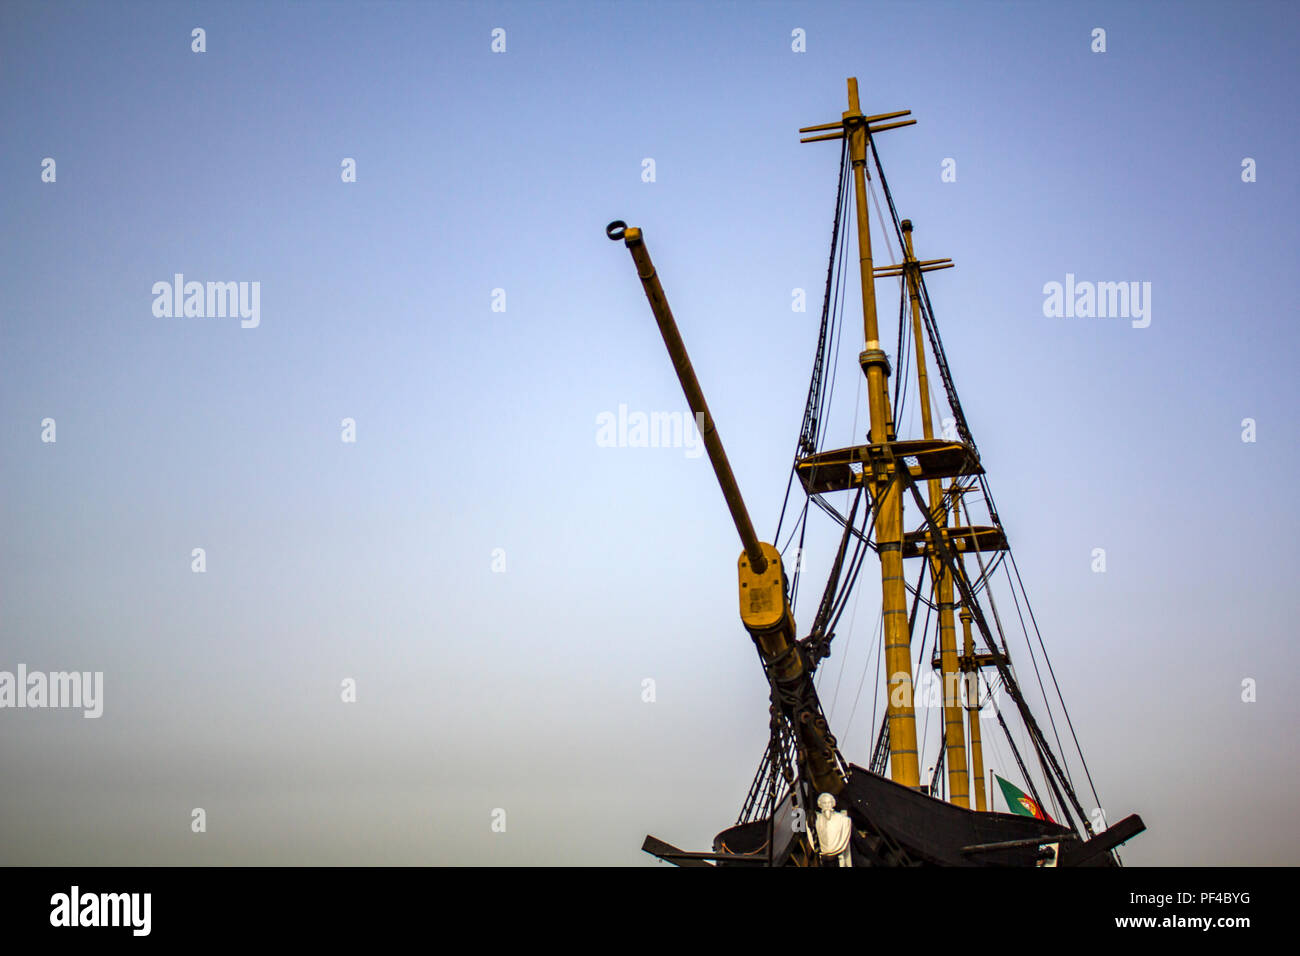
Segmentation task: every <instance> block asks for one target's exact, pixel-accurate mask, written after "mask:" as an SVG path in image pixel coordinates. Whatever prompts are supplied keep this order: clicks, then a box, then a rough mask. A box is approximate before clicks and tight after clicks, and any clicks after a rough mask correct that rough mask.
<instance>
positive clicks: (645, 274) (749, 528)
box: [605, 221, 845, 794]
mask: <svg viewBox="0 0 1300 956" xmlns="http://www.w3.org/2000/svg"><path fill="white" fill-rule="evenodd" d="M605 234H606V235H607V236H609V238H610V239H613V240H619V239H622V240H623V242H624V244H626V246H627V248H628V251H629V252H631V253H632V260H633V261H634V262H635V263H636V269H637V275H638V276H639V277H640V279H641V285H642V287H643V288H644V289H645V294H646V298H647V299H648V300H649V301H650V310H651V311H652V312H653V313H654V316H655V321H656V322H658V324H659V332H660V334H662V336H663V340H664V345H665V346H666V347H667V348H668V355H669V357H670V358H671V359H672V362H673V368H674V369H675V370H676V371H677V379H678V381H680V382H681V385H682V391H683V392H684V393H685V394H686V402H687V404H688V405H689V406H690V409H691V413H692V414H693V415H695V416H696V419H697V420H698V421H700V422H702V423H703V424H702V427H701V429H700V431H701V433H702V435H703V438H704V448H705V450H706V451H707V452H708V454H709V462H710V463H711V464H712V465H713V472H714V474H715V475H717V478H718V485H719V486H720V487H721V488H722V497H723V498H724V499H726V502H727V508H728V509H729V510H730V511H731V519H732V521H733V523H734V524H735V525H736V532H737V533H738V534H739V535H740V541H741V545H742V547H743V548H744V550H743V551H742V552H741V554H740V558H739V559H738V562H737V564H738V567H737V574H738V578H739V581H738V588H737V591H738V594H739V600H740V620H741V623H742V624H744V626H745V630H747V631H748V632H749V634H750V636H751V637H752V638H753V640H754V643H755V644H756V645H757V646H758V650H759V653H760V655H761V656H762V658H763V664H764V667H765V668H766V669H767V672H768V673H769V674H770V675H771V677H772V679H773V680H774V681H775V682H776V684H777V686H778V688H780V689H781V690H782V691H783V694H782V698H783V700H785V701H789V702H790V703H788V704H787V705H786V707H787V716H788V717H789V718H790V722H791V724H792V725H793V726H794V728H795V732H796V733H797V734H798V735H799V742H800V749H801V752H802V754H803V757H804V759H805V760H806V761H807V770H808V776H809V779H810V780H811V782H812V785H813V787H814V788H816V790H817V791H818V792H819V793H831V794H838V793H840V791H842V790H843V789H844V783H845V780H844V772H843V770H842V769H841V767H840V763H839V760H838V757H837V754H836V752H835V738H834V737H833V736H832V735H831V732H830V728H829V727H828V726H827V724H826V719H825V717H823V716H822V714H821V710H820V708H819V707H818V706H817V705H816V700H817V698H816V693H815V692H814V691H813V689H812V686H811V684H812V682H811V679H810V677H811V675H810V672H809V670H808V667H807V665H806V663H805V661H804V657H803V654H802V653H801V652H800V650H799V648H798V646H797V645H796V639H797V634H796V631H795V623H794V614H793V613H792V612H791V610H790V601H789V598H788V597H787V594H786V586H785V585H786V581H785V572H784V570H783V569H782V566H781V554H780V552H779V551H777V549H776V548H774V547H773V546H772V545H770V544H768V543H766V542H763V541H759V540H758V536H757V535H756V534H755V533H754V525H753V522H751V521H750V520H749V511H748V509H747V508H746V507H745V501H744V499H743V498H742V497H741V495H740V486H739V485H738V484H737V483H736V476H735V475H734V474H733V473H732V471H731V464H730V463H729V462H728V461H727V453H726V451H725V450H724V449H723V447H722V439H721V438H719V437H718V430H717V427H716V426H715V425H714V423H713V415H712V414H711V413H710V411H709V406H708V403H707V402H706V401H705V400H704V391H703V390H702V389H701V388H700V383H699V380H698V379H697V378H696V377H695V369H694V367H693V366H692V365H691V359H690V356H689V355H688V354H687V352H686V345H685V343H684V342H683V341H682V336H681V332H679V331H678V329H677V321H676V320H675V319H674V318H673V313H672V309H670V308H669V307H668V299H667V297H666V296H665V295H664V290H663V286H662V285H661V284H660V282H659V275H658V273H657V272H656V271H655V267H654V263H653V262H651V260H650V253H649V252H648V251H647V250H646V247H645V239H644V238H643V236H642V235H641V230H640V229H638V228H635V227H632V226H628V225H627V224H626V223H623V222H617V221H616V222H612V223H610V224H609V226H608V227H606V230H605ZM805 704H806V705H807V706H803V705H805Z"/></svg>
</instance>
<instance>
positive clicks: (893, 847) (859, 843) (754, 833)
mask: <svg viewBox="0 0 1300 956" xmlns="http://www.w3.org/2000/svg"><path fill="white" fill-rule="evenodd" d="M840 804H841V806H842V807H844V808H845V809H847V810H848V811H849V815H850V817H851V818H852V820H853V830H854V836H853V844H852V856H853V865H854V866H1035V865H1038V862H1039V860H1040V858H1041V852H1040V846H1041V845H1042V844H1051V843H1059V844H1061V851H1062V852H1061V857H1060V862H1061V863H1062V864H1063V865H1069V862H1070V859H1069V858H1070V852H1069V851H1070V849H1071V848H1072V847H1078V846H1079V841H1078V839H1077V837H1076V836H1075V834H1074V832H1073V831H1071V830H1070V829H1068V828H1067V827H1064V826H1061V825H1059V824H1056V823H1051V822H1050V821H1047V820H1039V819H1036V818H1034V817H1026V816H1021V815H1019V814H1014V813H988V812H985V813H980V812H978V811H975V810H967V809H965V808H963V807H958V806H954V805H953V804H951V803H945V802H944V801H942V800H937V799H935V798H934V797H931V796H929V795H928V794H925V793H922V792H920V791H918V790H913V789H911V788H909V787H904V786H900V785H899V784H896V783H894V782H893V781H892V780H889V779H887V778H885V777H881V776H879V775H877V774H874V773H871V772H869V771H867V770H864V769H862V768H861V767H856V766H854V767H851V768H850V772H849V781H848V787H847V788H846V789H845V791H844V793H843V794H842V795H841V798H840ZM767 834H768V824H767V821H766V820H761V821H755V822H754V823H748V824H742V825H740V826H735V827H731V828H729V829H727V830H724V831H722V832H721V833H719V834H718V836H717V838H716V839H715V840H714V850H715V852H719V853H737V854H746V855H750V858H751V859H755V858H757V857H766V855H767ZM777 842H778V853H777V857H778V858H777V859H776V860H775V861H774V862H776V863H777V864H778V865H779V864H780V863H782V862H784V860H783V859H781V856H782V847H781V846H780V844H781V841H780V840H778V841H777ZM1004 843H1021V845H1019V846H1009V847H991V846H990V844H1004ZM1111 862H1112V858H1111V856H1110V854H1109V853H1102V854H1099V855H1094V856H1093V857H1091V858H1090V859H1089V860H1088V863H1087V864H1085V865H1093V866H1097V865H1101V866H1105V865H1109V864H1110V863H1111Z"/></svg>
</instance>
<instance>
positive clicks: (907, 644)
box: [843, 77, 921, 787]
mask: <svg viewBox="0 0 1300 956" xmlns="http://www.w3.org/2000/svg"><path fill="white" fill-rule="evenodd" d="M848 87H849V108H848V109H847V110H846V111H845V112H844V113H843V127H844V132H845V134H846V135H847V136H848V138H849V159H850V160H851V161H852V163H853V194H854V197H855V199H856V202H855V203H854V206H855V211H856V213H857V221H858V268H859V271H860V272H861V274H862V324H863V331H864V334H865V338H866V348H865V349H863V351H862V354H861V355H859V356H858V364H859V365H861V366H862V371H863V373H864V374H865V375H866V377H867V402H868V407H869V408H870V412H871V443H872V444H873V445H882V444H886V443H888V442H891V441H893V440H894V422H893V413H892V410H891V409H890V404H889V383H888V377H889V358H888V357H887V356H886V355H885V352H884V350H883V349H881V347H880V329H879V326H878V323H877V320H876V284H875V276H874V275H873V272H872V258H871V223H870V221H869V218H868V215H867V137H868V131H869V123H870V121H869V120H868V119H867V117H865V116H863V115H862V109H861V107H860V106H859V104H858V80H857V77H850V78H849V82H848ZM881 118H884V117H881ZM872 119H876V117H872ZM902 491H903V489H902V486H901V483H900V482H899V478H898V473H897V471H896V468H895V466H893V465H892V464H890V465H889V466H887V467H885V468H882V469H879V473H878V474H877V475H875V476H873V481H872V483H871V496H872V498H873V500H874V503H875V507H876V547H877V550H878V551H879V553H880V591H881V601H882V607H881V613H882V616H883V621H884V640H885V681H886V685H885V687H886V695H887V701H888V704H887V714H888V718H889V775H890V777H891V778H892V779H893V780H894V782H895V783H900V784H902V785H903V786H905V787H919V786H920V783H921V772H920V761H919V758H918V755H917V747H916V714H915V712H914V710H913V708H912V700H913V691H912V641H911V636H912V635H911V629H910V628H909V627H908V623H907V589H906V587H905V582H904V580H903V494H902Z"/></svg>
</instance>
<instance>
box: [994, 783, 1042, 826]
mask: <svg viewBox="0 0 1300 956" xmlns="http://www.w3.org/2000/svg"><path fill="white" fill-rule="evenodd" d="M993 779H994V780H996V781H997V782H998V786H999V787H1001V788H1002V798H1003V799H1004V800H1006V801H1007V806H1008V807H1010V808H1011V812H1012V813H1018V814H1020V815H1021V816H1022V817H1037V818H1038V819H1039V820H1046V821H1047V822H1048V823H1055V822H1056V821H1055V820H1053V819H1052V818H1051V817H1049V816H1048V815H1047V814H1046V813H1045V812H1044V811H1043V808H1042V807H1040V806H1039V805H1038V801H1037V800H1035V799H1034V798H1033V797H1031V796H1030V795H1029V794H1027V793H1025V792H1024V791H1023V790H1021V789H1020V788H1019V787H1017V786H1016V785H1015V784H1013V783H1010V782H1008V781H1006V780H1003V779H1002V778H1001V777H999V776H998V775H997V774H994V775H993Z"/></svg>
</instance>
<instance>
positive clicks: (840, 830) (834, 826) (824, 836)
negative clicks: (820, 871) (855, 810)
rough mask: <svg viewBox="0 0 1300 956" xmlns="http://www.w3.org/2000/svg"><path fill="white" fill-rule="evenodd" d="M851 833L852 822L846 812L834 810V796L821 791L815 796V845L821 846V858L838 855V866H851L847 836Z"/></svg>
mask: <svg viewBox="0 0 1300 956" xmlns="http://www.w3.org/2000/svg"><path fill="white" fill-rule="evenodd" d="M852 835H853V824H852V823H851V822H850V821H849V815H848V813H846V812H845V811H843V810H836V809H835V798H834V797H833V796H831V795H830V794H829V793H823V794H822V795H821V796H820V797H818V798H817V845H818V846H819V847H821V855H822V857H823V859H825V860H827V862H829V861H830V860H831V859H832V858H833V857H839V860H840V866H852V865H853V864H852V863H851V862H850V861H849V838H850V837H851V836H852ZM831 865H832V866H833V865H834V864H831Z"/></svg>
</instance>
